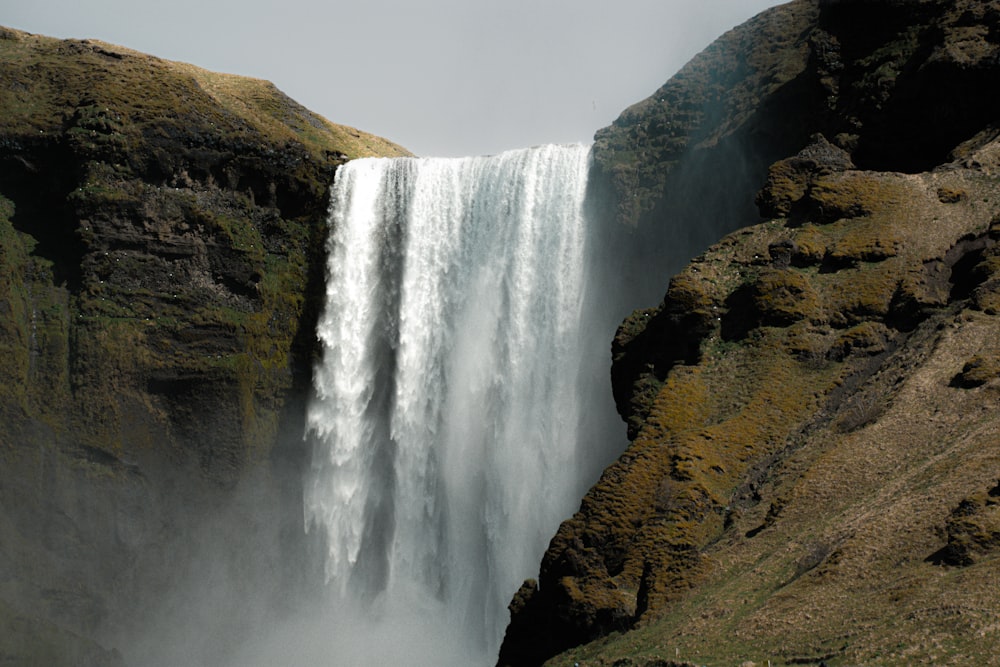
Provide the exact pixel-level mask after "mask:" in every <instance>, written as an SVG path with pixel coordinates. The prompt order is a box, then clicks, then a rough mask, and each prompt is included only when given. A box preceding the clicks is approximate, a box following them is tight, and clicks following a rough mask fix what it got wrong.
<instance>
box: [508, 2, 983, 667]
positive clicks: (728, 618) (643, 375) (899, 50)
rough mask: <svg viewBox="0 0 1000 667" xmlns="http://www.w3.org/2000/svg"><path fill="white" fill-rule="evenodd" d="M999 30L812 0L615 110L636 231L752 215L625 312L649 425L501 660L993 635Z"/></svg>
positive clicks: (617, 162) (548, 568) (527, 590)
mask: <svg viewBox="0 0 1000 667" xmlns="http://www.w3.org/2000/svg"><path fill="white" fill-rule="evenodd" d="M998 54H1000V5H998V3H994V2H906V1H895V2H889V1H885V2H849V1H842V2H792V3H790V4H788V5H784V6H781V7H778V8H775V9H773V10H770V11H768V12H765V13H764V14H762V15H761V16H758V17H757V18H755V19H753V20H752V21H750V22H748V23H747V24H745V25H743V26H741V27H739V28H737V29H736V30H734V31H732V32H731V33H729V34H727V35H725V36H723V37H722V38H721V39H720V40H719V41H718V42H716V43H715V44H713V45H712V46H711V47H709V48H708V49H707V50H706V51H705V52H703V53H702V54H701V55H699V56H698V57H696V58H695V59H694V60H693V61H692V62H691V63H690V64H689V65H688V66H686V67H685V68H684V69H683V70H682V71H681V72H680V73H678V75H677V76H675V77H674V78H673V79H671V81H670V82H668V83H667V84H666V85H665V86H664V87H663V88H661V89H660V90H659V91H657V93H655V94H654V95H653V96H652V97H651V98H649V99H648V100H646V101H644V102H641V103H639V104H637V105H635V106H633V107H632V108H630V109H629V110H627V111H626V112H624V113H623V114H622V116H621V117H620V118H619V119H618V120H617V121H616V122H615V124H614V125H613V126H612V127H610V128H607V129H605V130H602V131H601V132H599V133H598V136H597V149H596V161H597V164H598V166H599V168H600V170H602V172H603V173H604V175H605V176H606V177H607V178H608V182H609V183H610V187H611V190H612V192H614V193H616V201H617V202H618V209H617V210H618V215H619V217H620V219H622V220H623V221H624V222H626V223H628V224H632V225H634V229H635V232H634V233H635V234H637V235H645V236H646V237H647V238H649V239H653V240H655V239H661V240H662V239H666V238H669V233H670V232H666V231H663V230H664V229H669V228H670V227H671V226H672V225H674V224H676V223H677V221H678V220H680V221H681V222H680V224H683V225H684V226H685V228H688V227H693V228H697V229H706V228H707V229H711V230H717V231H718V232H719V234H718V237H722V236H723V233H725V232H727V231H732V230H735V229H737V228H739V230H738V231H734V232H733V233H731V234H729V235H726V236H724V237H723V238H722V240H721V241H719V242H717V243H715V245H712V246H711V248H710V249H709V250H708V251H706V252H705V253H704V254H703V255H701V256H699V257H697V258H695V259H694V260H693V261H692V263H691V264H690V265H689V266H688V267H686V268H684V269H683V270H681V271H680V272H679V273H677V274H676V275H674V276H673V277H672V278H671V279H670V281H669V287H668V288H667V291H666V294H665V296H664V298H663V301H662V303H660V305H659V306H658V307H656V308H650V309H646V310H642V311H636V312H635V313H633V314H632V315H631V316H630V317H628V318H627V319H626V320H625V322H624V323H623V324H622V326H621V327H620V328H619V330H618V333H617V335H616V337H615V340H614V343H613V347H612V353H613V358H614V365H613V368H612V381H613V385H614V392H615V399H616V402H617V405H618V408H619V412H620V413H621V414H622V417H623V418H624V419H625V421H626V423H627V428H628V433H629V437H630V439H631V440H632V443H631V445H630V446H629V447H628V449H627V451H626V452H625V453H624V454H623V455H622V456H621V457H620V458H619V460H618V461H617V462H616V463H615V464H613V465H611V466H610V467H609V468H608V469H607V470H606V472H605V474H604V476H603V477H602V478H601V480H600V481H599V482H598V483H597V484H596V485H595V486H594V487H593V489H591V491H590V492H589V493H588V494H587V496H586V497H585V498H584V499H583V502H582V503H581V507H580V511H579V512H578V513H577V514H576V515H575V516H574V517H572V518H571V519H569V520H567V521H566V522H565V523H564V524H563V525H562V526H561V528H560V529H559V531H558V533H557V534H556V535H555V537H554V538H553V540H552V542H551V544H550V547H549V549H548V551H547V552H546V554H545V556H544V559H543V561H542V564H541V570H540V574H539V578H538V579H537V580H532V581H529V582H526V583H525V585H524V586H523V587H522V588H521V590H520V591H519V592H518V593H517V595H516V596H515V597H514V600H513V601H512V603H511V614H512V618H511V625H510V626H509V628H508V632H507V636H506V639H505V642H504V645H503V648H502V651H501V655H500V664H505V665H534V664H541V663H542V662H544V661H545V660H547V659H549V658H553V656H557V655H558V657H557V658H554V659H553V660H552V663H551V664H573V663H574V662H577V661H578V662H580V664H587V661H588V660H594V661H597V660H603V661H608V662H610V661H614V660H615V659H618V658H621V657H623V656H630V657H631V658H634V659H635V660H637V662H636V663H635V664H645V662H643V660H645V661H648V662H649V664H660V662H657V660H660V661H662V660H664V659H666V658H673V657H675V652H674V648H675V647H677V648H678V650H682V653H681V654H682V656H683V655H687V656H688V657H689V659H691V660H692V661H693V662H694V663H697V664H702V662H706V663H709V664H712V663H713V662H719V663H721V664H727V663H730V662H732V663H736V662H739V661H740V660H749V659H753V660H756V661H757V662H758V663H759V662H761V661H762V660H764V659H778V660H785V661H791V660H795V661H797V662H802V663H809V662H810V661H812V662H816V663H818V662H819V661H820V660H823V659H826V660H831V659H839V660H844V661H846V663H845V664H868V663H870V662H871V661H872V660H873V659H874V658H875V657H876V656H886V655H888V656H890V662H891V661H892V660H898V661H900V662H905V661H907V660H912V659H931V656H932V655H935V656H937V658H940V656H941V655H945V656H949V657H948V658H947V659H948V660H951V661H952V663H951V664H965V663H970V662H973V661H974V660H975V659H976V658H977V657H982V656H987V655H992V654H993V653H994V652H995V651H996V649H997V644H996V639H995V637H994V635H990V634H988V631H987V630H986V629H987V628H989V627H990V623H992V622H993V621H992V620H991V619H992V618H993V616H992V615H991V614H990V613H985V614H980V612H978V611H977V610H978V609H981V608H984V607H985V608H987V609H989V608H994V609H995V604H994V603H995V601H994V602H991V601H990V600H989V599H988V597H984V594H983V593H982V588H981V586H982V581H984V580H988V581H995V580H996V577H997V572H998V570H997V567H998V563H1000V559H998V558H997V555H998V552H997V550H996V544H997V540H996V534H995V533H996V530H995V529H996V526H995V523H996V521H995V516H994V514H995V512H994V505H995V503H994V502H993V501H994V496H995V492H996V473H995V465H994V463H995V461H996V459H997V457H998V456H1000V451H998V450H997V446H998V443H1000V422H998V420H997V417H996V415H995V410H994V409H993V408H994V407H995V405H996V400H997V398H998V394H997V391H998V388H1000V385H998V375H997V373H996V368H997V364H996V363H995V360H996V359H997V354H998V353H1000V351H998V348H997V340H1000V320H997V316H998V314H1000V310H998V305H997V300H996V299H997V297H996V294H997V287H998V285H1000V280H998V276H1000V274H998V273H997V271H998V269H1000V265H998V264H997V262H996V258H995V256H996V254H997V252H998V250H997V248H998V245H997V242H998V240H1000V229H998V227H997V225H998V222H997V221H998V220H1000V181H998V180H997V174H1000V160H998V156H1000V143H998V141H997V139H998V136H1000V132H998V127H997V125H996V123H997V122H998V121H1000V107H998V104H1000V103H998V101H997V98H996V96H993V95H988V94H985V93H984V91H986V90H991V89H992V87H994V86H995V82H996V81H998V80H1000V64H998V63H1000V60H998ZM990 82H993V83H990ZM692 197H693V201H692V200H691V198H692ZM755 202H756V204H757V206H758V207H759V214H760V215H759V217H758V215H756V214H755V213H754V212H753V210H752V208H751V207H752V206H753V204H754V203H755ZM747 209H750V212H749V213H747V212H746V210H747ZM733 215H735V217H732V216H733ZM720 216H721V221H720ZM726 216H730V217H726ZM718 237H716V238H718ZM651 245H652V246H653V247H655V243H653V242H651ZM705 245H706V246H708V242H706V244H705ZM874 508H877V509H874ZM941 568H952V569H951V570H948V571H947V573H945V572H943V571H942V569H941ZM973 570H975V571H974V572H973ZM942 577H946V578H947V579H948V584H947V587H946V589H947V593H945V592H943V591H944V590H945V588H943V587H944V586H945V585H944V584H943V583H942ZM859 582H861V583H859ZM941 596H947V597H948V598H949V599H950V600H952V601H954V604H955V609H956V613H955V615H954V617H950V618H951V620H943V617H941V616H939V615H936V614H935V613H934V612H932V611H930V610H933V609H936V608H938V607H939V605H940V597H941ZM889 600H891V601H889ZM844 619H851V621H850V625H851V628H852V630H851V631H850V632H849V633H848V634H846V635H845V634H844ZM956 619H957V620H956ZM980 630H982V631H984V632H987V634H976V635H975V636H976V637H977V640H976V641H975V642H973V641H969V639H968V638H969V637H970V636H971V635H972V633H979V632H980ZM612 633H622V634H612ZM608 635H612V636H611V637H610V638H609V637H608ZM984 637H985V639H983V638H984ZM990 637H993V638H992V639H990ZM599 638H604V639H602V640H601V641H600V642H594V640H596V639H599ZM589 642H594V643H593V644H589V645H588V643H589ZM984 642H985V643H984ZM574 647H579V648H574ZM937 647H943V648H937ZM636 656H638V657H636ZM891 656H895V658H892V657H891ZM914 656H916V658H915V657H914ZM598 664H606V662H605V663H598Z"/></svg>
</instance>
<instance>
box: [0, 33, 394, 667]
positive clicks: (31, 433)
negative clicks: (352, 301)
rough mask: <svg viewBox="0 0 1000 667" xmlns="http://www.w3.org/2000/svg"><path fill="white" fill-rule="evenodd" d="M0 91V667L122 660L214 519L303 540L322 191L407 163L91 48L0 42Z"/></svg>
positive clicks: (217, 83) (180, 70) (115, 52)
mask: <svg viewBox="0 0 1000 667" xmlns="http://www.w3.org/2000/svg"><path fill="white" fill-rule="evenodd" d="M0 80H2V81H3V84H2V86H0V111H2V113H0V379H2V381H0V506H2V508H3V512H2V515H3V516H2V518H0V662H8V661H13V662H15V663H18V664H43V663H44V664H112V663H114V662H115V661H116V660H118V659H120V656H119V657H116V656H115V655H112V654H111V653H107V652H106V651H104V650H103V649H101V648H100V647H99V646H98V645H97V643H95V640H97V642H99V643H103V644H104V645H105V646H110V645H112V644H114V642H115V641H116V640H115V635H116V634H123V633H134V632H137V631H138V630H137V628H139V627H141V626H142V625H143V624H147V625H151V624H154V623H153V621H152V620H151V616H152V614H154V613H160V612H162V611H163V609H164V608H165V607H168V606H169V605H170V604H175V606H176V602H175V603H170V602H169V601H167V600H166V598H164V597H161V598H160V599H157V596H163V595H165V594H166V592H167V591H170V590H171V589H176V588H177V587H178V585H179V584H178V578H179V577H180V576H181V575H180V574H178V573H179V572H181V571H183V569H184V568H185V567H190V568H192V569H197V567H198V566H196V565H193V563H196V562H197V561H198V558H204V554H200V555H199V550H200V549H203V548H207V547H205V544H200V545H199V544H197V542H198V540H206V542H205V543H206V544H215V543H216V542H217V541H218V540H212V539H211V535H212V534H213V533H216V534H219V533H221V532H223V531H225V530H228V528H227V527H226V526H225V525H224V524H225V523H226V520H225V519H223V517H225V516H228V517H229V519H232V518H233V517H235V516H236V515H239V517H240V520H241V521H245V522H246V523H245V527H246V528H249V529H251V530H255V531H258V536H259V535H266V534H269V533H268V531H271V532H274V531H278V530H284V529H282V528H278V526H288V525H289V521H291V522H292V523H291V525H295V522H296V521H295V518H294V514H292V515H290V516H287V517H286V516H284V515H283V514H282V513H283V512H300V511H301V509H300V507H301V506H300V505H298V506H297V503H296V498H295V495H296V494H297V493H298V491H297V490H296V486H297V482H295V481H293V480H294V478H296V477H297V472H296V470H297V466H299V465H300V463H301V461H300V459H301V455H302V452H301V449H302V445H301V441H302V428H303V427H302V420H303V405H302V401H303V398H304V395H305V392H306V391H307V390H308V386H309V377H310V373H311V368H310V367H311V363H312V358H313V352H314V351H313V346H314V334H313V331H314V322H315V319H316V316H317V312H316V311H317V309H318V307H319V303H321V299H320V298H317V296H318V293H319V292H318V290H321V287H322V276H323V271H324V256H325V253H324V251H323V243H324V241H325V238H326V225H325V215H326V207H327V203H328V187H329V184H330V182H331V181H332V176H333V173H334V170H335V169H336V167H337V165H338V164H340V163H341V162H343V161H344V160H345V159H348V158H349V157H354V156H358V155H399V154H405V151H403V150H402V149H401V148H399V147H398V146H395V145H393V144H390V143H389V142H386V141H384V140H381V139H378V138H377V137H373V136H370V135H366V134H364V133H361V132H358V131H356V130H353V129H351V128H347V127H341V126H336V125H333V124H331V123H329V122H327V121H326V120H324V119H323V118H320V117H319V116H316V115H314V114H312V113H311V112H309V111H307V110H306V109H304V108H303V107H301V106H300V105H298V104H296V103H295V102H294V101H292V100H290V99H289V98H287V97H285V96H284V95H283V94H282V93H281V92H280V91H278V90H277V89H276V88H274V86H272V85H271V84H269V83H267V82H264V81H257V80H251V79H245V78H241V77H235V76H229V75H221V74H214V73H211V72H207V71H204V70H200V69H197V68H194V67H191V66H188V65H183V64H180V63H172V62H167V61H163V60H159V59H156V58H152V57H149V56H145V55H142V54H139V53H135V52H132V51H129V50H126V49H122V48H119V47H115V46H111V45H108V44H103V43H100V42H93V41H86V40H84V41H76V40H69V41H58V40H53V39H48V38H44V37H39V36H35V35H30V34H27V33H23V32H18V31H15V30H8V29H2V28H0ZM282 471H287V472H288V473H289V477H288V479H289V481H288V483H285V482H284V481H283V479H282ZM251 480H252V483H250V481H251ZM243 487H248V490H247V491H246V492H244V491H243V490H242V489H243ZM250 487H252V488H250ZM227 513H229V514H228V515H227ZM210 517H211V518H210ZM279 518H280V519H281V520H280V521H278V519H279ZM211 521H214V522H216V523H214V524H212V523H210V522H211ZM299 521H300V519H299ZM277 541H279V540H276V542H277ZM286 542H288V543H294V542H295V540H288V541H286ZM232 544H233V546H232V547H231V549H232V552H233V553H230V554H228V555H226V556H225V557H223V555H222V554H216V555H217V556H218V558H215V559H213V561H218V563H221V562H226V563H240V564H241V565H240V566H239V567H240V568H243V569H242V570H241V571H233V572H229V573H226V575H225V577H227V578H228V579H229V580H230V581H235V580H239V579H240V578H243V577H245V578H247V581H246V582H245V583H244V584H243V585H244V586H245V587H246V588H247V589H248V590H249V588H251V587H252V585H253V577H254V574H255V573H260V572H262V571H265V570H267V569H268V567H269V564H268V563H265V562H253V561H254V559H255V558H257V557H258V556H259V555H260V554H254V555H247V554H238V551H239V549H240V547H239V546H238V545H239V540H235V541H234V542H233V543H232ZM300 546H301V545H300ZM292 548H296V547H294V546H293V547H292ZM268 557H270V558H278V557H280V554H279V553H277V552H274V553H271V554H269V555H268ZM218 563H217V565H218ZM272 564H273V563H272ZM219 567H221V566H220V565H219ZM215 583H218V584H219V587H220V588H224V582H221V581H217V582H215ZM285 583H287V582H285ZM269 585H270V586H272V587H274V586H276V585H277V584H276V583H275V582H271V583H270V584H269ZM175 616H176V617H178V618H182V617H184V612H183V611H176V612H175ZM175 620H176V619H175ZM190 622H191V623H197V621H196V620H194V619H191V620H190ZM12 628H17V629H16V630H14V629H12Z"/></svg>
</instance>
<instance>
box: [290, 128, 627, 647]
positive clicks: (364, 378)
mask: <svg viewBox="0 0 1000 667" xmlns="http://www.w3.org/2000/svg"><path fill="white" fill-rule="evenodd" d="M589 162H590V149H589V147H587V146H541V147H536V148H531V149H525V150H519V151H511V152H507V153H503V154H500V155H497V156H493V157H480V158H457V159H452V158H447V159H415V158H396V159H362V160H355V161H352V162H349V163H347V164H345V165H343V166H342V167H341V168H340V170H339V171H338V174H337V179H336V182H335V184H334V188H333V192H332V201H331V209H330V210H331V213H330V215H331V218H330V222H331V230H332V231H331V236H330V239H329V241H328V256H329V260H328V279H327V292H326V307H325V313H324V315H323V316H322V318H321V321H320V323H319V327H318V335H319V338H320V340H321V343H322V349H323V356H322V360H321V362H320V363H319V365H318V367H317V369H316V374H315V392H314V393H315V396H314V398H313V400H312V402H311V405H310V408H309V412H308V426H309V433H310V437H311V438H312V439H313V441H314V457H313V463H312V468H311V472H310V475H309V478H308V479H307V480H306V486H305V522H306V528H307V530H320V531H323V533H324V534H325V536H326V542H327V546H328V552H327V553H326V575H327V579H328V584H329V586H330V588H331V589H332V591H333V594H334V595H335V596H336V597H337V600H338V601H339V604H342V605H343V606H345V607H346V606H350V607H351V608H352V610H353V611H352V613H353V614H355V615H356V616H360V615H364V617H365V618H366V619H367V620H366V621H365V622H364V623H363V627H364V628H367V629H370V630H371V632H372V635H371V637H369V638H368V640H367V641H368V642H369V643H370V644H371V643H377V642H379V639H378V637H379V634H378V630H377V629H378V628H379V627H383V626H385V627H386V630H387V632H386V636H387V637H390V636H392V633H393V632H396V631H398V629H399V628H398V627H388V626H390V625H392V624H397V626H398V624H403V625H406V624H411V625H413V624H416V625H420V627H425V626H427V625H428V624H429V625H434V626H435V627H439V630H434V629H431V630H427V631H426V632H427V633H430V634H433V633H434V632H435V631H439V632H440V633H441V636H440V638H439V641H441V642H446V643H447V642H451V643H452V645H454V644H456V643H458V639H457V638H459V637H461V638H464V639H465V640H468V642H467V643H468V646H467V647H465V648H463V649H462V650H467V652H466V653H465V654H462V655H459V650H458V649H457V648H456V649H455V652H456V654H455V656H453V658H452V659H454V660H455V662H456V663H458V662H459V661H467V660H468V659H469V656H472V657H473V658H474V659H475V658H478V660H480V661H490V660H493V659H495V655H496V650H497V648H498V646H499V642H500V640H501V638H502V634H503V629H504V627H505V626H506V623H507V621H508V615H507V610H506V605H507V603H508V601H509V600H510V597H511V595H512V594H513V593H514V591H515V590H516V589H517V587H518V586H519V585H520V583H521V581H522V580H523V579H524V578H525V577H529V576H534V574H536V573H537V567H538V563H539V561H540V559H541V555H542V553H543V551H544V549H545V546H546V544H547V542H548V540H549V538H550V537H551V536H552V534H553V533H554V531H555V529H556V528H557V527H558V524H559V521H560V520H562V519H563V518H566V517H568V516H569V515H570V514H571V513H572V512H573V511H574V510H575V508H576V503H578V501H579V498H580V497H581V495H582V493H583V491H584V490H585V489H586V488H587V486H589V484H591V483H592V482H593V481H594V477H595V476H596V474H597V472H598V471H599V470H600V467H602V466H603V465H604V464H605V463H607V458H610V457H607V458H605V459H603V460H601V457H594V456H593V455H592V452H590V451H587V448H588V447H591V445H588V444H586V443H587V442H588V441H592V440H594V439H595V438H596V439H603V438H605V433H601V432H599V431H600V429H597V432H595V430H594V428H593V424H594V414H595V412H596V413H600V414H602V415H604V414H607V415H608V418H607V420H605V421H607V422H608V423H610V424H613V425H614V426H613V428H614V429H616V430H614V431H611V432H617V431H620V430H621V429H620V426H618V424H619V422H618V420H617V419H616V417H615V416H614V414H613V408H612V407H611V406H610V396H609V395H610V390H609V388H608V386H607V384H606V383H607V380H606V378H607V367H608V364H609V359H608V358H607V345H608V343H607V341H608V340H610V336H611V333H612V332H613V330H612V332H609V331H606V330H604V329H603V328H601V327H593V326H591V324H592V323H591V322H589V321H588V319H587V318H588V316H587V310H588V306H587V303H588V302H589V301H588V300H589V299H590V298H591V296H592V295H590V294H589V293H588V287H587V286H588V284H589V283H588V270H589V265H590V262H591V260H590V258H591V257H592V256H593V255H594V253H593V252H592V250H593V248H592V245H593V241H592V239H593V233H592V230H591V229H590V228H589V223H588V219H587V218H588V216H587V210H586V209H587V205H586V192H587V174H588V169H589ZM594 377H600V378H602V380H604V383H605V384H603V385H602V386H600V387H599V390H598V391H596V392H593V391H592V388H590V387H589V385H590V384H591V381H592V379H593V378H594ZM592 394H593V395H597V396H603V397H606V398H605V400H604V402H603V403H602V404H601V405H599V406H595V405H592V403H593V400H592V398H591V395H592ZM602 419H603V418H602ZM598 421H601V420H598ZM585 423H586V424H587V425H586V426H584V424H585ZM619 437H620V436H619ZM597 446H598V447H607V446H608V443H606V442H605V443H603V444H599V445H597ZM595 458H596V459H597V460H595ZM430 619H433V621H431V620H430ZM422 633H423V631H422ZM423 634H424V635H425V636H424V638H425V639H426V641H427V642H429V643H430V642H432V641H433V640H432V638H431V637H429V636H427V635H426V633H423ZM369 648H371V647H369ZM346 650H347V649H345V651H346ZM415 650H416V649H414V647H413V646H409V647H406V649H405V650H402V652H401V653H400V655H405V656H408V657H409V658H411V659H412V658H413V656H414V651H415ZM345 655H346V653H345ZM366 655H367V654H366ZM435 659H436V660H441V659H442V658H440V656H439V657H437V658H435ZM411 661H413V662H414V664H426V661H425V660H422V659H416V660H411ZM372 662H373V663H374V662H377V660H376V659H375V658H373V659H372ZM466 664H469V663H466Z"/></svg>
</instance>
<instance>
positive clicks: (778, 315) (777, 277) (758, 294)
mask: <svg viewBox="0 0 1000 667" xmlns="http://www.w3.org/2000/svg"><path fill="white" fill-rule="evenodd" d="M752 299H753V305H754V311H755V313H756V315H757V319H758V322H759V324H760V325H762V326H777V327H782V326H788V325H790V324H793V323H795V322H798V321H799V320H817V321H819V320H822V319H823V309H822V303H821V301H820V298H819V295H818V294H817V292H816V290H815V289H814V288H813V286H812V283H811V282H810V280H809V278H808V277H807V276H805V275H804V274H803V273H801V272H800V271H799V270H797V269H784V270H770V271H765V272H763V273H762V274H761V275H760V277H759V278H758V279H757V281H756V282H755V283H754V285H753V293H752Z"/></svg>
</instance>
